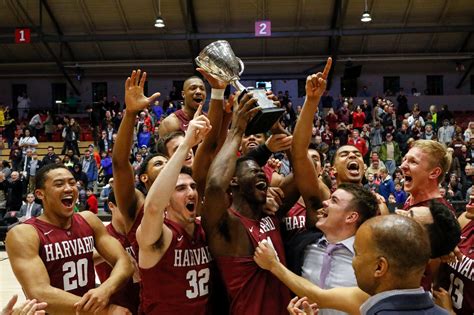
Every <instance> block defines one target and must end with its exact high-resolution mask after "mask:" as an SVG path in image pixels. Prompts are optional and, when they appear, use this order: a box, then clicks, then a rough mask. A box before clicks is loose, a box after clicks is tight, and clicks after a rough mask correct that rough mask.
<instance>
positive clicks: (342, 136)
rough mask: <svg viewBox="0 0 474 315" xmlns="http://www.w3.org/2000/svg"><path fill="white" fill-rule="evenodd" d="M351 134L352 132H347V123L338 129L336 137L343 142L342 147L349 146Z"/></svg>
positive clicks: (340, 125) (341, 124)
mask: <svg viewBox="0 0 474 315" xmlns="http://www.w3.org/2000/svg"><path fill="white" fill-rule="evenodd" d="M349 132H350V131H349V130H347V128H346V124H345V123H340V124H339V127H338V128H337V131H336V134H335V136H336V137H337V138H339V140H340V141H341V146H343V145H346V144H347V139H348V138H349Z"/></svg>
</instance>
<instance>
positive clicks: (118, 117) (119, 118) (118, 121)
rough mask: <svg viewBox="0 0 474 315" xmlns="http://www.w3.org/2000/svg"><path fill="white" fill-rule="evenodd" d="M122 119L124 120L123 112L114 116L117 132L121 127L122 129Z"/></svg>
mask: <svg viewBox="0 0 474 315" xmlns="http://www.w3.org/2000/svg"><path fill="white" fill-rule="evenodd" d="M122 119H123V113H122V111H120V112H118V113H117V114H116V115H115V116H114V120H113V122H114V129H115V130H118V129H119V127H120V124H121V123H122Z"/></svg>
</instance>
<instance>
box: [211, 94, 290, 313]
mask: <svg viewBox="0 0 474 315" xmlns="http://www.w3.org/2000/svg"><path fill="white" fill-rule="evenodd" d="M251 97H252V94H251V93H249V94H246V95H245V96H244V97H243V98H242V99H241V101H240V104H238V105H235V108H234V116H233V121H232V127H231V129H230V131H229V133H228V135H227V138H226V141H225V143H224V145H223V146H222V149H221V150H220V151H219V153H218V154H217V156H216V158H215V160H214V161H213V162H212V164H211V168H210V170H209V176H208V180H207V185H206V195H205V198H204V200H205V201H204V207H203V212H202V213H203V215H202V217H203V226H204V229H205V231H206V236H207V238H208V243H209V248H210V250H211V253H212V255H213V257H214V259H215V260H216V263H217V266H218V268H219V271H220V274H221V276H222V279H223V282H224V284H225V286H226V289H227V293H228V295H229V298H230V313H231V314H251V315H252V314H286V304H287V301H288V300H289V297H290V293H289V291H288V289H287V288H286V287H285V286H284V285H283V283H281V282H280V281H279V280H278V279H276V278H275V277H274V276H272V275H271V274H270V273H268V272H267V271H264V270H262V269H259V268H258V266H257V265H256V264H255V263H254V262H253V260H252V253H253V251H254V249H255V247H256V246H258V243H259V242H261V241H264V240H265V241H266V242H268V243H271V244H273V245H274V247H275V248H276V251H277V253H278V256H279V259H280V260H281V261H282V262H284V261H285V256H284V250H283V242H282V240H281V235H280V232H279V222H278V220H277V219H276V218H275V217H274V216H267V215H265V214H264V213H263V209H264V206H265V203H266V196H267V187H268V180H267V178H266V176H265V173H264V172H263V170H262V169H261V167H260V166H259V165H258V163H257V162H256V161H255V160H252V159H249V158H242V159H239V160H237V151H238V149H239V146H240V144H241V140H242V136H243V133H244V131H245V128H246V126H247V123H248V122H249V121H250V120H251V118H252V117H253V116H254V115H255V113H256V112H257V111H258V110H259V108H258V107H254V106H255V103H256V101H257V100H256V99H254V98H251ZM229 188H230V189H231V192H232V205H231V206H230V208H229V207H228V206H229V204H228V202H227V200H228V199H227V196H226V195H227V191H228V189H229Z"/></svg>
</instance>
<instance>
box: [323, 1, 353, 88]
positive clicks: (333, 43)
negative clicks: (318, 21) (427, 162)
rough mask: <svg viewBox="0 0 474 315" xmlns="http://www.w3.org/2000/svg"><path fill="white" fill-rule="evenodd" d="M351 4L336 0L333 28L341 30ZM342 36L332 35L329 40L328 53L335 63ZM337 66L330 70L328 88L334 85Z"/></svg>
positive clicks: (332, 19) (332, 20)
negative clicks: (333, 79) (333, 80)
mask: <svg viewBox="0 0 474 315" xmlns="http://www.w3.org/2000/svg"><path fill="white" fill-rule="evenodd" d="M348 6H349V1H348V0H335V2H334V9H333V12H332V18H331V29H332V30H339V29H342V27H343V26H344V17H345V16H346V13H347V7H348ZM341 37H342V36H340V35H339V36H334V35H333V36H331V37H330V38H329V42H328V53H329V55H331V58H332V61H333V63H334V65H335V64H336V62H337V57H338V55H339V46H340V44H341ZM334 69H335V66H333V67H331V70H330V71H329V75H328V78H327V87H326V89H328V90H329V89H331V85H332V78H333V74H334Z"/></svg>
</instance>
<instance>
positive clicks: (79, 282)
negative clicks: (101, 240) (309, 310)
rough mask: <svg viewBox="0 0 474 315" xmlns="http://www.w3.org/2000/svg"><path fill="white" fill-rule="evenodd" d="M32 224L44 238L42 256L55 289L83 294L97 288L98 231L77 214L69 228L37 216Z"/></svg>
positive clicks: (40, 251) (41, 239)
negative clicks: (95, 252) (96, 256)
mask: <svg viewBox="0 0 474 315" xmlns="http://www.w3.org/2000/svg"><path fill="white" fill-rule="evenodd" d="M25 224H30V225H32V226H33V227H34V228H35V229H36V232H37V233H38V237H39V240H40V246H39V256H40V257H41V260H42V261H43V263H44V265H45V267H46V270H47V271H48V275H49V279H50V284H51V286H53V287H55V288H59V289H62V290H64V291H67V292H69V293H72V294H75V295H78V296H83V295H84V294H85V293H87V291H89V290H90V289H93V288H94V287H95V273H94V261H93V259H92V254H93V251H94V230H92V228H91V226H90V225H89V223H88V222H87V221H86V219H84V218H83V217H82V216H81V215H79V214H77V213H74V214H73V216H72V220H71V227H70V228H69V229H62V228H60V227H57V226H55V225H52V224H49V223H47V222H44V221H41V220H39V219H38V218H36V217H33V218H31V219H29V220H27V221H25Z"/></svg>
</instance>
